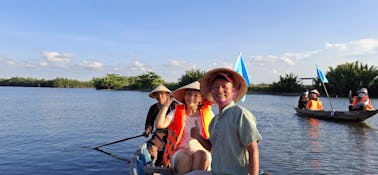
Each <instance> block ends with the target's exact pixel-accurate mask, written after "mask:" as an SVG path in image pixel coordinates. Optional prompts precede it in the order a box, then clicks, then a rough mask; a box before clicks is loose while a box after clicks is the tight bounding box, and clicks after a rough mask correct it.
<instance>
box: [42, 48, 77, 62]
mask: <svg viewBox="0 0 378 175" xmlns="http://www.w3.org/2000/svg"><path fill="white" fill-rule="evenodd" d="M43 57H44V58H46V60H47V61H48V62H50V63H58V64H61V63H68V62H70V59H71V57H72V56H71V54H69V53H63V54H60V53H58V52H54V51H53V52H48V51H44V52H43Z"/></svg>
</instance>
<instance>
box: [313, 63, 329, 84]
mask: <svg viewBox="0 0 378 175" xmlns="http://www.w3.org/2000/svg"><path fill="white" fill-rule="evenodd" d="M315 66H316V73H317V75H318V78H319V79H320V80H322V82H323V83H328V80H327V77H326V76H325V75H324V74H323V72H322V71H321V70H320V69H319V67H318V65H315Z"/></svg>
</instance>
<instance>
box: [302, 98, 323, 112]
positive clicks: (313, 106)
mask: <svg viewBox="0 0 378 175" xmlns="http://www.w3.org/2000/svg"><path fill="white" fill-rule="evenodd" d="M306 109H308V110H323V104H322V102H321V101H320V100H309V101H308V102H307V104H306Z"/></svg>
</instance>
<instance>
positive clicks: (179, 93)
mask: <svg viewBox="0 0 378 175" xmlns="http://www.w3.org/2000/svg"><path fill="white" fill-rule="evenodd" d="M189 89H193V90H197V91H200V82H199V81H195V82H193V83H190V84H187V85H185V86H183V87H180V88H178V89H176V90H175V91H174V92H173V97H174V98H175V99H176V100H177V101H179V102H181V103H184V95H185V91H186V90H189Z"/></svg>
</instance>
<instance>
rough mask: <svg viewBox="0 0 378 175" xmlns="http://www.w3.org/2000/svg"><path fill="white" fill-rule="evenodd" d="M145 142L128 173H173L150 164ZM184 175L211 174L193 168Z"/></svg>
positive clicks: (151, 174)
mask: <svg viewBox="0 0 378 175" xmlns="http://www.w3.org/2000/svg"><path fill="white" fill-rule="evenodd" d="M149 156H150V155H149V154H148V151H147V149H146V144H142V145H141V146H140V147H139V148H138V150H137V151H136V153H135V154H134V158H133V159H132V160H131V165H130V175H139V174H146V175H159V174H160V175H174V173H173V171H172V169H170V168H168V167H154V166H151V159H150V158H149ZM185 175H211V172H210V171H203V170H193V171H191V172H189V173H186V174H185ZM259 175H271V174H270V173H269V172H266V171H264V170H260V172H259Z"/></svg>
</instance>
